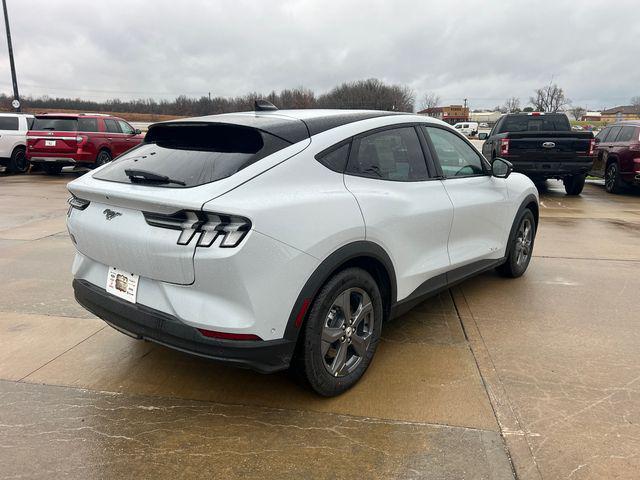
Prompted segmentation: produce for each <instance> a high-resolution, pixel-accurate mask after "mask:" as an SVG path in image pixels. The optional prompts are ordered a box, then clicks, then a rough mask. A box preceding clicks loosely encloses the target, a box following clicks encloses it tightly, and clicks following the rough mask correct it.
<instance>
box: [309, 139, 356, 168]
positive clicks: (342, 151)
mask: <svg viewBox="0 0 640 480" xmlns="http://www.w3.org/2000/svg"><path fill="white" fill-rule="evenodd" d="M350 146H351V144H350V143H345V144H344V145H342V146H341V147H338V148H336V149H334V150H331V151H330V152H327V153H323V154H322V155H318V157H316V158H317V159H318V161H319V162H320V163H321V164H323V165H324V166H325V167H327V168H328V169H330V170H333V171H334V172H340V173H342V172H344V169H345V167H346V166H347V160H348V159H349V147H350Z"/></svg>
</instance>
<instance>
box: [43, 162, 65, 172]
mask: <svg viewBox="0 0 640 480" xmlns="http://www.w3.org/2000/svg"><path fill="white" fill-rule="evenodd" d="M42 170H44V173H46V174H47V175H60V172H62V165H60V164H59V163H43V164H42Z"/></svg>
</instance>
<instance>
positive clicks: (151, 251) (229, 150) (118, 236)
mask: <svg viewBox="0 0 640 480" xmlns="http://www.w3.org/2000/svg"><path fill="white" fill-rule="evenodd" d="M254 118H255V117H254ZM305 131H306V129H305ZM294 141H295V143H294ZM309 143H310V141H309V139H308V138H304V139H303V140H300V139H299V138H298V137H296V138H290V139H289V138H286V135H285V136H284V137H283V136H276V135H273V134H270V133H269V132H267V131H263V130H260V129H257V128H253V127H247V126H241V125H230V124H221V123H205V122H173V123H163V124H156V125H154V126H152V127H150V129H149V132H148V133H147V136H146V138H145V143H143V144H141V145H140V146H139V147H136V148H134V149H132V150H130V151H129V152H127V153H125V154H124V155H122V156H121V157H119V158H118V159H117V160H115V161H113V162H111V163H109V164H107V165H105V166H104V167H101V168H99V169H97V170H95V171H94V172H92V173H88V174H86V175H84V176H83V177H81V178H79V179H77V180H75V181H73V182H71V183H70V184H69V185H68V188H69V190H70V191H71V193H72V194H73V195H74V196H75V197H77V198H78V199H80V200H78V201H79V202H80V206H81V207H82V209H80V208H71V209H70V212H71V214H70V216H69V218H68V222H67V223H68V227H69V232H70V234H71V235H72V238H73V240H74V242H75V243H76V248H77V249H78V251H80V252H81V253H82V254H84V255H86V256H87V257H89V258H91V259H93V260H95V261H97V262H100V263H102V264H104V265H107V266H113V267H117V268H120V269H122V270H125V271H127V272H130V273H134V274H138V275H141V276H143V277H147V278H151V279H154V280H158V281H164V282H170V283H176V284H190V283H193V282H194V280H195V273H194V266H193V257H194V253H195V249H196V244H197V243H198V240H199V238H200V236H201V235H202V236H204V233H202V225H203V223H202V221H203V220H204V219H206V217H205V216H204V214H203V212H202V206H203V205H204V204H205V203H206V202H208V201H209V200H212V199H213V198H216V197H218V196H220V195H223V194H224V193H226V192H228V191H229V190H231V189H233V188H235V187H237V186H238V185H240V184H242V183H244V182H246V181H249V180H250V179H251V178H253V177H254V176H256V175H259V174H260V173H262V172H263V171H265V170H267V169H269V168H271V167H272V166H275V165H277V164H278V163H280V162H282V161H284V160H286V159H287V158H289V157H291V156H293V155H295V154H296V153H298V152H300V151H301V150H303V149H304V148H306V146H308V145H309ZM82 201H83V202H85V203H86V202H88V204H87V205H86V206H85V205H84V204H83V203H82ZM218 213H221V214H225V215H234V212H218ZM109 217H111V218H109ZM229 218H231V217H229ZM197 221H200V222H201V226H194V225H195V224H196V223H197ZM191 230H195V232H194V233H193V236H190V235H191ZM185 232H186V233H185ZM198 248H220V247H218V246H215V245H210V246H208V247H207V246H200V247H198ZM105 282H106V278H105Z"/></svg>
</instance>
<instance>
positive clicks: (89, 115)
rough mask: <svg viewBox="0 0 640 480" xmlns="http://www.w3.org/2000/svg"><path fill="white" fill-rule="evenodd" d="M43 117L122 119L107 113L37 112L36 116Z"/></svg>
mask: <svg viewBox="0 0 640 480" xmlns="http://www.w3.org/2000/svg"><path fill="white" fill-rule="evenodd" d="M43 117H56V118H80V117H82V118H116V119H118V120H122V119H121V118H120V117H115V116H113V115H109V114H108V113H67V112H65V113H55V112H46V113H38V114H36V118H43Z"/></svg>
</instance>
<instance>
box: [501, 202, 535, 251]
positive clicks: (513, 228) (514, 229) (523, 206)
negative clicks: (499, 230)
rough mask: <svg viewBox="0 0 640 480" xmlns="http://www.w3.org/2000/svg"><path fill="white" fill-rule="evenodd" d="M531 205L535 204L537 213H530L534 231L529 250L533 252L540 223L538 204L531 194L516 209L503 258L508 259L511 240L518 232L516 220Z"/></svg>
mask: <svg viewBox="0 0 640 480" xmlns="http://www.w3.org/2000/svg"><path fill="white" fill-rule="evenodd" d="M532 203H535V204H536V206H537V209H538V210H537V211H533V212H531V213H532V214H533V218H534V220H535V231H534V232H533V233H534V234H533V241H532V243H531V249H532V250H533V245H534V243H535V236H536V234H537V233H538V224H539V223H540V220H539V218H540V205H539V203H538V199H537V198H536V196H535V195H533V194H532V193H530V194H529V195H527V196H526V197H525V198H524V200H523V201H522V202H521V203H520V207H519V208H518V211H517V212H516V214H515V216H514V218H513V224H512V225H511V230H510V231H509V238H508V240H507V249H506V251H505V258H509V254H510V253H511V252H510V248H511V244H512V242H513V238H514V237H515V235H516V232H517V230H518V224H517V220H518V218H519V217H520V215H522V212H524V211H525V210H526V209H527V208H528V207H529V205H531V204H532Z"/></svg>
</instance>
